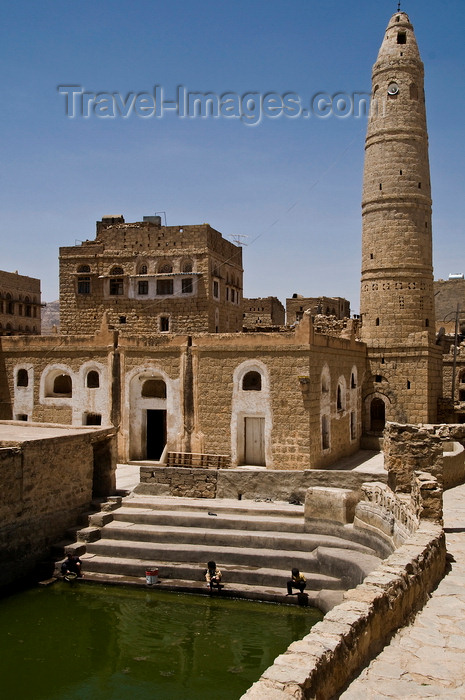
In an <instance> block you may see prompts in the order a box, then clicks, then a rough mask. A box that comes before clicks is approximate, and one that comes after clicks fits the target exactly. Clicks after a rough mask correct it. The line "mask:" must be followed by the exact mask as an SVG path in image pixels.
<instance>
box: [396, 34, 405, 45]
mask: <svg viewBox="0 0 465 700" xmlns="http://www.w3.org/2000/svg"><path fill="white" fill-rule="evenodd" d="M397 43H398V44H406V43H407V34H406V32H399V33H398V34H397Z"/></svg>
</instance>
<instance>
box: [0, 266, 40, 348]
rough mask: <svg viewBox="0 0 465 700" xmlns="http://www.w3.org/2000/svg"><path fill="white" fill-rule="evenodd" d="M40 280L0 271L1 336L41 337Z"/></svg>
mask: <svg viewBox="0 0 465 700" xmlns="http://www.w3.org/2000/svg"><path fill="white" fill-rule="evenodd" d="M40 309H41V303H40V280H38V279H35V278H34V277H27V276H26V275H19V274H18V273H17V272H4V271H3V270H0V335H30V334H33V335H40Z"/></svg>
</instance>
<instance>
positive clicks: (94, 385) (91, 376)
mask: <svg viewBox="0 0 465 700" xmlns="http://www.w3.org/2000/svg"><path fill="white" fill-rule="evenodd" d="M86 385H87V388H88V389H98V387H99V386H100V375H99V373H98V372H97V371H96V370H95V369H92V370H91V371H90V372H88V373H87V377H86Z"/></svg>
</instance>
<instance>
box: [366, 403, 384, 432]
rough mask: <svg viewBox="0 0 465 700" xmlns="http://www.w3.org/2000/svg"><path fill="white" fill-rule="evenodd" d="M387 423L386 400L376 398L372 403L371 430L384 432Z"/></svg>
mask: <svg viewBox="0 0 465 700" xmlns="http://www.w3.org/2000/svg"><path fill="white" fill-rule="evenodd" d="M385 425H386V406H385V404H384V401H383V400H382V399H379V398H374V399H373V400H372V402H371V404H370V431H371V432H373V433H382V432H383V430H384V426H385Z"/></svg>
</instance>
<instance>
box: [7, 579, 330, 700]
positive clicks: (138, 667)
mask: <svg viewBox="0 0 465 700" xmlns="http://www.w3.org/2000/svg"><path fill="white" fill-rule="evenodd" d="M321 617H322V615H321V613H319V612H318V611H316V610H312V609H310V608H299V607H297V606H295V607H294V606H279V605H271V604H266V603H254V602H250V601H238V600H229V599H227V598H221V597H219V596H216V595H215V596H212V597H209V596H205V597H204V596H194V595H184V594H177V593H167V592H160V591H157V590H145V589H144V590H142V589H127V588H111V587H104V586H89V585H87V586H86V585H82V584H75V585H69V584H66V583H56V584H55V585H53V586H51V587H48V588H35V589H31V590H29V591H26V592H23V593H20V594H18V595H14V596H9V597H8V598H5V599H3V600H1V601H0V640H1V642H0V644H1V646H0V679H1V680H0V697H1V698H2V700H13V699H14V700H24V699H25V698H26V699H28V698H30V699H31V700H42V699H45V698H46V699H47V700H56V699H59V700H205V699H206V698H207V697H209V696H210V697H215V698H218V699H219V700H236V699H237V698H239V697H240V696H241V695H242V694H243V693H244V692H245V691H246V689H247V688H248V687H249V686H250V685H251V684H252V683H253V682H254V681H256V680H257V679H258V678H259V676H260V675H261V673H262V672H263V671H264V669H265V668H267V666H269V665H270V664H271V663H272V662H273V659H274V658H275V657H276V656H277V655H278V654H280V653H282V652H283V651H284V650H285V649H286V648H287V646H288V645H289V644H290V642H291V641H293V640H295V639H300V638H302V637H303V636H304V635H305V634H307V632H308V631H309V629H310V627H311V626H312V625H313V624H315V623H316V622H317V621H318V620H320V619H321Z"/></svg>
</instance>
